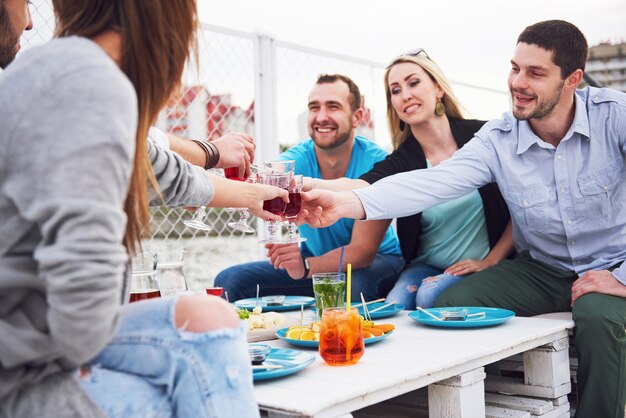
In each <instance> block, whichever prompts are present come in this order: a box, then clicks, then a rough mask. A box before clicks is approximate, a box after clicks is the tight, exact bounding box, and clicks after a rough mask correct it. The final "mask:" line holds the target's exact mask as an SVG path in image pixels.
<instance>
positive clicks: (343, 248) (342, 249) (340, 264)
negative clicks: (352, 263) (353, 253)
mask: <svg viewBox="0 0 626 418" xmlns="http://www.w3.org/2000/svg"><path fill="white" fill-rule="evenodd" d="M345 250H346V247H344V246H343V245H342V246H341V257H339V269H338V270H337V274H338V275H339V274H341V266H342V265H343V253H344V252H345Z"/></svg>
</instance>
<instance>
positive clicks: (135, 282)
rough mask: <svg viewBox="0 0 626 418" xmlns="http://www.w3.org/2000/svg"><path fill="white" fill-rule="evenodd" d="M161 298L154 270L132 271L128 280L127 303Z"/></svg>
mask: <svg viewBox="0 0 626 418" xmlns="http://www.w3.org/2000/svg"><path fill="white" fill-rule="evenodd" d="M159 297H161V290H160V289H159V282H158V281H157V272H156V270H144V271H141V270H140V271H133V274H132V275H131V278H130V299H129V302H130V303H133V302H139V301H141V300H148V299H152V298H159Z"/></svg>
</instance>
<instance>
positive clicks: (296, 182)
mask: <svg viewBox="0 0 626 418" xmlns="http://www.w3.org/2000/svg"><path fill="white" fill-rule="evenodd" d="M302 181H303V176H302V175H301V174H298V175H295V176H293V177H292V178H291V182H290V184H289V189H288V191H289V203H287V208H286V209H285V213H284V214H283V216H284V217H285V219H287V220H288V221H289V226H288V231H289V237H288V238H287V241H286V242H287V243H289V244H291V243H298V242H304V241H306V238H302V237H297V236H296V229H297V226H296V224H295V222H294V221H295V220H296V218H297V217H298V214H299V213H300V208H301V206H302V198H301V197H300V193H301V192H302Z"/></svg>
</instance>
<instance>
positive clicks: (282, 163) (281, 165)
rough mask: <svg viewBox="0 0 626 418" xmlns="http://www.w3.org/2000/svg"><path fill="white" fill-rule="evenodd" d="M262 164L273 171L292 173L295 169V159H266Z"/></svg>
mask: <svg viewBox="0 0 626 418" xmlns="http://www.w3.org/2000/svg"><path fill="white" fill-rule="evenodd" d="M263 164H264V165H265V168H266V169H268V170H270V171H271V172H273V173H290V172H291V173H293V172H294V170H295V169H296V161H295V160H276V161H266V162H265V163H263Z"/></svg>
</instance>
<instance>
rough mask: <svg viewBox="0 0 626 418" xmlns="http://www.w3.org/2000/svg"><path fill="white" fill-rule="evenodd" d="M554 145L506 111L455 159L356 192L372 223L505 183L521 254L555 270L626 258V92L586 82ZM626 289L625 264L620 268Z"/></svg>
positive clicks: (502, 186) (584, 268)
mask: <svg viewBox="0 0 626 418" xmlns="http://www.w3.org/2000/svg"><path fill="white" fill-rule="evenodd" d="M575 106H576V113H575V116H574V121H573V123H572V125H571V126H570V129H569V130H568V131H567V133H566V134H565V136H564V137H563V139H562V140H561V142H560V143H559V145H558V146H557V147H556V148H555V147H554V146H552V145H550V144H548V143H547V142H545V141H543V140H542V139H540V138H539V137H538V136H537V135H535V134H534V133H533V131H532V129H531V128H530V125H529V124H528V122H527V121H518V120H516V119H515V118H514V117H513V115H512V114H511V113H510V112H508V113H505V114H504V115H503V117H502V119H499V120H494V121H491V122H488V123H487V124H485V126H483V128H482V129H481V130H480V131H479V132H478V133H477V134H476V137H475V138H473V139H472V140H471V141H470V142H469V143H468V144H466V145H465V146H464V147H463V148H462V149H460V150H459V151H457V152H456V153H455V155H454V156H453V157H452V158H450V159H449V160H447V161H445V162H443V163H442V164H440V165H439V166H437V167H435V168H432V169H429V170H415V171H410V172H406V173H401V174H396V175H394V176H390V177H387V178H385V179H383V180H380V181H378V182H376V183H374V184H373V185H372V186H370V187H366V188H363V189H358V190H355V191H354V193H356V195H357V196H358V197H359V199H360V200H361V202H362V204H363V207H364V208H365V212H366V215H367V219H385V218H390V217H401V216H407V215H410V214H413V213H417V212H421V211H423V210H424V209H426V208H429V207H431V206H433V205H436V204H438V203H441V202H444V201H447V200H449V199H452V198H456V197H459V196H463V195H465V194H467V193H468V192H469V191H471V190H474V189H476V188H478V187H480V186H482V185H484V184H486V183H489V182H494V181H495V182H496V183H497V184H498V187H499V188H500V191H501V192H502V195H503V196H504V198H505V200H506V202H507V204H508V206H509V209H510V212H511V219H512V221H513V240H514V242H515V247H516V249H517V250H518V251H529V252H530V255H531V257H533V258H534V259H536V260H539V261H542V262H544V263H547V264H549V265H552V266H554V267H558V268H561V269H564V270H571V271H575V272H576V273H577V274H578V275H580V274H582V273H584V272H586V271H588V270H603V269H607V268H608V267H611V266H613V265H615V264H617V263H619V262H620V261H623V260H626V164H625V159H626V157H625V156H626V94H623V93H620V92H617V91H615V90H610V89H595V88H586V89H584V90H579V91H577V92H576V95H575ZM613 275H614V276H615V277H616V278H617V279H618V280H619V281H620V282H621V283H623V284H625V285H626V263H624V265H622V266H621V267H620V268H618V269H616V270H614V271H613Z"/></svg>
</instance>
